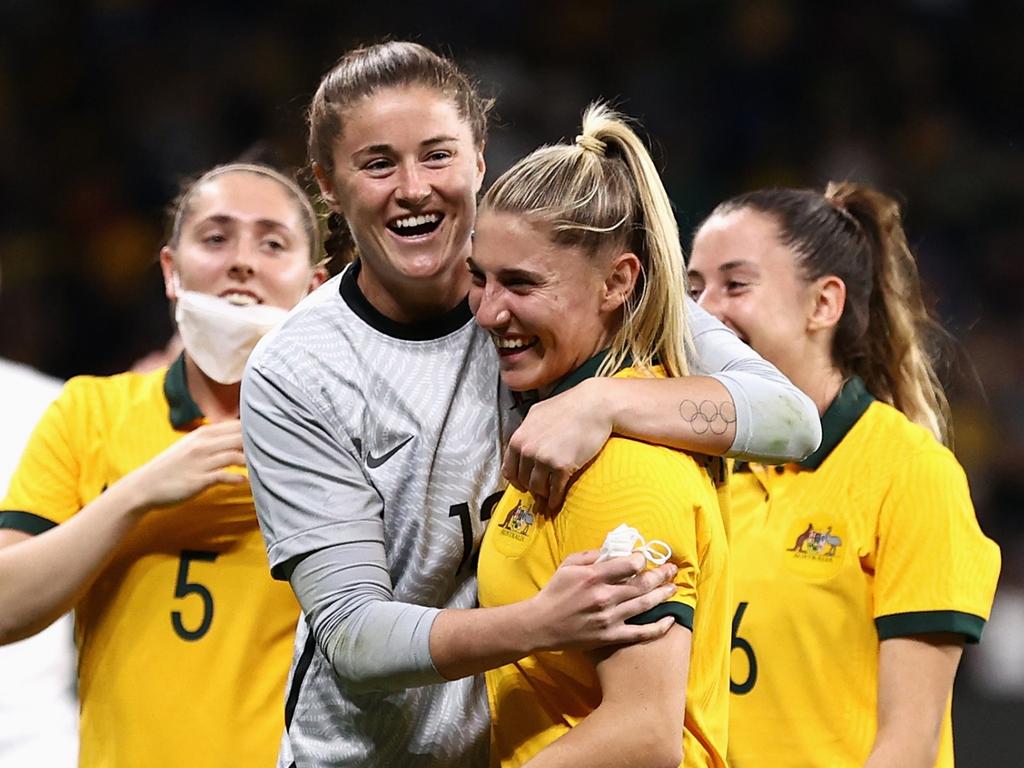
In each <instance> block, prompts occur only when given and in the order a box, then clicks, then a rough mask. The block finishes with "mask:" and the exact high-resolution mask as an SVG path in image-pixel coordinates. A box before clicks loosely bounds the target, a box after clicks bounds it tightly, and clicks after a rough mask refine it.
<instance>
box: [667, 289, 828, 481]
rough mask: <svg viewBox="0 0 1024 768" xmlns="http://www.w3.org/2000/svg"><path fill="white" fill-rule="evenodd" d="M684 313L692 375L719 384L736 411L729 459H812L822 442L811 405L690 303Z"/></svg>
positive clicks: (784, 378)
mask: <svg viewBox="0 0 1024 768" xmlns="http://www.w3.org/2000/svg"><path fill="white" fill-rule="evenodd" d="M686 309H687V313H688V317H689V321H690V330H691V333H692V334H693V340H694V345H695V352H696V356H697V360H696V361H695V366H694V367H695V369H696V370H697V371H699V372H701V373H704V374H706V375H709V376H712V377H713V378H715V379H717V380H718V381H720V382H721V383H722V385H723V386H724V387H725V388H726V389H728V390H729V394H730V395H731V396H732V399H733V403H734V404H735V406H736V437H735V439H734V440H733V444H732V447H731V448H730V449H729V451H728V453H727V455H728V456H733V457H735V458H739V459H745V460H751V461H763V462H768V463H777V462H782V461H798V460H800V459H802V458H804V457H805V456H807V455H809V454H810V453H812V452H813V451H814V450H815V449H816V448H817V447H818V444H819V443H820V442H821V419H820V418H819V416H818V409H817V407H816V406H815V404H814V401H813V400H811V398H810V397H808V396H807V395H806V394H805V393H804V392H803V391H801V390H800V389H798V388H797V387H796V385H794V384H793V383H792V382H791V381H790V380H789V379H787V378H786V377H785V376H784V375H783V374H782V373H781V372H780V371H779V369H778V368H776V367H775V366H774V365H772V364H771V363H769V362H768V361H767V360H765V359H764V358H763V357H761V356H760V355H759V354H757V352H755V351H754V350H753V349H751V348H750V346H749V345H747V344H744V343H743V342H742V341H740V339H739V338H738V337H737V336H736V334H734V333H733V332H732V331H730V330H729V329H728V328H726V327H725V326H724V325H722V323H720V322H719V321H718V320H716V319H715V318H714V317H712V316H711V315H710V314H708V313H707V312H705V311H704V310H703V309H701V308H700V307H698V306H697V304H696V302H694V301H693V300H692V299H690V298H687V299H686Z"/></svg>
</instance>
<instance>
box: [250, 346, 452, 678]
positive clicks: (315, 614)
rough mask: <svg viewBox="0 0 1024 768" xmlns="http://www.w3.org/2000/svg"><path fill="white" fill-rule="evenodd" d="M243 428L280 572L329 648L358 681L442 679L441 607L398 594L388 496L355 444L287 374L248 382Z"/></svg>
mask: <svg viewBox="0 0 1024 768" xmlns="http://www.w3.org/2000/svg"><path fill="white" fill-rule="evenodd" d="M241 417H242V436H243V442H244V446H245V457H246V462H247V464H248V465H249V482H250V485H251V486H252V493H253V499H254V500H255V502H256V514H257V518H258V519H259V523H260V528H261V529H262V531H263V537H264V540H265V542H266V545H267V553H268V557H269V559H270V565H271V573H272V574H273V575H274V577H275V578H278V579H283V578H290V580H291V583H292V589H293V590H294V591H295V594H296V596H297V597H298V598H299V602H300V604H301V605H302V608H303V610H304V611H305V613H306V616H307V620H308V621H309V623H310V628H311V631H312V632H313V635H314V637H315V638H316V641H317V644H318V646H319V647H320V650H321V651H322V652H323V654H324V656H326V657H327V658H328V659H329V660H330V661H331V662H332V665H333V666H334V668H335V671H336V672H337V674H338V675H339V677H341V678H342V679H343V680H344V681H345V682H346V683H347V684H348V685H349V686H350V687H351V688H353V689H354V690H371V689H372V690H397V689H401V688H404V687H408V686H410V685H424V684H426V683H432V682H439V681H440V680H441V679H442V678H441V676H440V675H439V674H438V673H437V671H436V670H435V669H434V666H433V663H432V661H431V659H430V645H429V636H430V626H431V624H432V623H433V618H434V617H435V616H436V615H437V613H438V612H439V611H438V609H435V608H425V607H423V606H417V605H410V604H404V603H398V602H395V601H394V595H393V592H392V584H391V577H390V574H389V572H388V567H387V553H386V552H385V549H384V525H383V502H382V500H381V498H380V495H379V494H378V493H377V492H376V490H375V489H374V488H373V487H372V485H371V484H370V483H369V482H368V480H367V478H366V476H365V474H364V473H363V470H362V465H361V463H360V459H359V457H358V455H357V454H356V452H355V448H354V446H351V445H350V446H346V445H345V444H344V441H347V436H344V435H341V436H339V435H338V434H336V432H335V431H334V430H332V428H331V427H330V426H329V424H328V421H327V419H326V418H325V417H324V415H323V414H322V412H321V411H320V409H319V408H317V406H316V405H314V404H313V403H312V402H311V401H310V399H309V398H308V397H307V396H306V395H305V394H304V393H303V392H302V391H300V389H299V388H298V387H296V386H295V385H293V384H292V383H291V382H289V381H288V380H287V379H285V378H284V377H282V376H280V375H277V374H276V373H274V372H272V371H268V370H266V369H264V368H262V367H260V366H257V365H252V364H250V366H249V367H248V368H247V369H246V372H245V376H244V378H243V381H242V403H241Z"/></svg>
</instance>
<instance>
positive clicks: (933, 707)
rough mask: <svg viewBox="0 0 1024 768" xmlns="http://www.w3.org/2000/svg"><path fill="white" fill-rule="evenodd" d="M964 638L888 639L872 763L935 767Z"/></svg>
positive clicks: (876, 766)
mask: <svg viewBox="0 0 1024 768" xmlns="http://www.w3.org/2000/svg"><path fill="white" fill-rule="evenodd" d="M962 650H963V638H962V637H959V636H956V635H951V634H934V635H919V636H917V637H913V638H911V637H897V638H891V639H888V640H883V641H882V643H881V644H880V646H879V655H878V662H879V663H878V731H877V733H876V735H875V743H874V745H873V746H872V749H871V754H870V755H869V757H868V760H867V762H866V763H865V766H867V768H889V767H890V766H892V767H893V768H895V767H896V766H899V768H917V767H918V766H920V767H921V768H931V767H932V766H933V765H935V760H936V757H937V755H938V750H939V743H940V741H941V735H942V725H943V722H944V720H945V717H946V714H947V713H948V711H949V702H950V697H951V696H952V692H953V679H954V677H955V675H956V668H957V665H958V663H959V661H960V654H961V652H962Z"/></svg>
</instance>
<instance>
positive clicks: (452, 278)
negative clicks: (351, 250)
mask: <svg viewBox="0 0 1024 768" xmlns="http://www.w3.org/2000/svg"><path fill="white" fill-rule="evenodd" d="M356 285H358V286H359V290H360V291H362V293H363V296H365V297H366V300H367V301H368V302H370V304H372V305H373V306H374V308H375V309H376V310H377V311H378V312H380V313H381V314H382V315H384V316H385V317H387V318H389V319H391V320H394V321H395V322H396V323H414V322H417V321H419V320H427V319H429V318H432V317H437V316H438V315H443V314H444V313H445V312H448V311H449V310H451V309H453V308H455V307H456V306H458V304H459V302H461V301H462V300H463V299H464V298H466V294H467V293H469V271H468V270H467V269H466V265H465V262H464V261H457V262H456V263H455V264H454V267H453V268H451V269H446V270H444V271H443V272H441V273H439V274H437V275H434V276H432V277H427V278H413V279H408V280H394V281H385V280H382V279H381V277H380V275H378V274H376V273H374V272H373V271H372V270H370V269H367V264H366V262H365V261H364V262H363V263H362V267H361V269H360V270H359V277H358V278H357V279H356Z"/></svg>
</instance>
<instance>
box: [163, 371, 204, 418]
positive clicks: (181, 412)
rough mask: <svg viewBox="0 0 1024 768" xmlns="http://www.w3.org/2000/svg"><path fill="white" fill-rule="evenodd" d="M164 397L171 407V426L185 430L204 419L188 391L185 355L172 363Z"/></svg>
mask: <svg viewBox="0 0 1024 768" xmlns="http://www.w3.org/2000/svg"><path fill="white" fill-rule="evenodd" d="M164 397H166V398H167V404H168V405H169V406H170V407H171V426H172V427H174V428H175V429H184V428H185V427H187V426H188V425H189V424H191V423H193V422H195V421H198V420H199V419H201V418H203V412H202V411H201V410H199V406H198V405H196V401H195V400H193V399H192V395H191V394H190V393H189V391H188V380H187V379H186V378H185V353H184V352H182V353H181V354H180V355H178V359H177V360H175V361H174V362H173V363H171V366H170V367H169V368H168V369H167V375H166V376H165V377H164Z"/></svg>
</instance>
